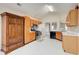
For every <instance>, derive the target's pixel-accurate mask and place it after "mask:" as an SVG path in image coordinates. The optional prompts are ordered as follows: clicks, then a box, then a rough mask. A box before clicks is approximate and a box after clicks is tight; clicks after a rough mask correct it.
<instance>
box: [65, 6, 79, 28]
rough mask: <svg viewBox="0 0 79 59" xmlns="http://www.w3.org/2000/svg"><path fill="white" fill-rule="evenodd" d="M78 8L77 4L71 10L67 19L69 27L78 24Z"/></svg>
mask: <svg viewBox="0 0 79 59" xmlns="http://www.w3.org/2000/svg"><path fill="white" fill-rule="evenodd" d="M78 10H79V8H78V6H77V7H76V8H75V9H73V10H70V11H69V14H68V16H67V19H66V23H67V26H68V27H71V26H78V13H79V11H78Z"/></svg>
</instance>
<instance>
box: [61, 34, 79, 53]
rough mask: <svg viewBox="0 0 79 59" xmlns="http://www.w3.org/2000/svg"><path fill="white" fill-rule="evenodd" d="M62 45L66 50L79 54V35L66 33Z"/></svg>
mask: <svg viewBox="0 0 79 59" xmlns="http://www.w3.org/2000/svg"><path fill="white" fill-rule="evenodd" d="M62 47H63V49H64V51H65V52H69V53H73V54H79V37H78V36H67V35H64V36H63V41H62Z"/></svg>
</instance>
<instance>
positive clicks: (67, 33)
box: [62, 31, 79, 36]
mask: <svg viewBox="0 0 79 59" xmlns="http://www.w3.org/2000/svg"><path fill="white" fill-rule="evenodd" d="M62 33H63V35H70V36H79V31H65V32H62Z"/></svg>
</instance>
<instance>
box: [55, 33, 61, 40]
mask: <svg viewBox="0 0 79 59" xmlns="http://www.w3.org/2000/svg"><path fill="white" fill-rule="evenodd" d="M61 37H62V33H61V32H56V39H58V40H61V39H62V38H61Z"/></svg>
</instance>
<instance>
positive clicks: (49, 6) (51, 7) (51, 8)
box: [45, 5, 54, 12]
mask: <svg viewBox="0 0 79 59" xmlns="http://www.w3.org/2000/svg"><path fill="white" fill-rule="evenodd" d="M45 7H47V8H48V9H49V11H51V12H53V11H54V7H53V6H51V5H45Z"/></svg>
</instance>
